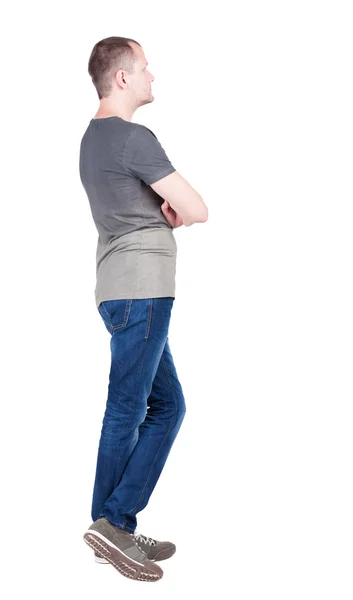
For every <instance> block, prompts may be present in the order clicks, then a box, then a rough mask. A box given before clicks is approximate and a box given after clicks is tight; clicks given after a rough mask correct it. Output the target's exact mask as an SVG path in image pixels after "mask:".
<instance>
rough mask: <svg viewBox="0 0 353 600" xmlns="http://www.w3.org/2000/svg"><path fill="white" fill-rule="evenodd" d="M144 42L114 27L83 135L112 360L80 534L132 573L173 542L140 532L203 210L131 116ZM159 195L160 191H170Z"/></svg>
mask: <svg viewBox="0 0 353 600" xmlns="http://www.w3.org/2000/svg"><path fill="white" fill-rule="evenodd" d="M147 65H148V63H147V61H146V58H145V55H144V52H143V50H142V47H141V46H140V44H139V43H138V42H136V41H135V40H131V39H130V38H122V37H110V38H106V39H103V40H101V41H100V42H98V43H97V44H96V45H95V46H94V48H93V50H92V53H91V56H90V59H89V65H88V72H89V74H90V76H91V78H92V81H93V84H94V85H95V87H96V90H97V93H98V97H99V100H100V105H99V108H98V111H97V113H96V115H95V117H94V118H93V119H91V121H90V123H89V125H88V127H87V129H86V131H85V133H84V135H83V138H82V141H81V146H80V177H81V181H82V184H83V186H84V188H85V191H86V193H87V196H88V199H89V202H90V207H91V212H92V216H93V219H94V222H95V225H96V228H97V231H98V234H99V237H98V244H97V254H96V275H97V281H96V288H95V300H96V306H97V309H98V311H99V314H100V316H101V317H102V320H103V322H104V324H105V327H106V328H107V330H108V331H109V333H110V335H111V338H110V348H111V367H110V374H109V386H108V398H107V404H106V409H105V414H104V418H103V424H102V431H101V437H100V442H99V447H98V457H97V466H96V475H95V482H94V489H93V499H92V514H91V516H92V519H93V523H92V524H91V525H90V527H89V528H88V530H87V531H86V532H85V534H84V540H85V542H86V543H87V544H88V545H89V546H91V547H92V548H93V549H94V551H95V556H96V560H97V561H99V562H109V563H111V564H112V565H113V566H114V567H115V568H116V569H117V570H118V571H119V572H120V573H122V574H123V575H125V576H126V577H130V578H132V579H137V580H140V581H157V580H159V579H160V578H161V577H162V575H163V571H162V569H161V568H160V567H159V565H157V564H156V561H159V560H163V559H166V558H169V557H170V556H171V555H172V554H173V553H174V552H175V545H174V544H172V543H170V542H159V541H157V540H154V539H153V538H149V537H146V536H142V535H140V534H137V533H136V526H137V519H136V515H137V513H138V512H139V511H141V510H142V509H143V508H144V507H145V506H146V505H147V503H148V501H149V498H150V496H151V493H152V491H153V489H154V487H155V485H156V483H157V481H158V478H159V476H160V474H161V471H162V469H163V467H164V464H165V462H166V460H167V457H168V454H169V451H170V449H171V447H172V445H173V442H174V440H175V438H176V435H177V433H178V431H179V428H180V425H181V423H182V421H183V418H184V415H185V400H184V396H183V391H182V387H181V385H180V382H179V380H178V375H177V372H176V369H175V366H174V363H173V358H172V354H171V351H170V347H169V341H168V327H169V322H170V316H171V310H172V306H173V302H174V299H175V273H176V251H177V248H176V242H175V239H174V234H173V229H175V228H176V227H180V226H181V225H183V224H184V225H185V226H186V227H188V226H190V225H192V224H193V223H202V222H204V221H206V220H207V218H208V210H207V207H206V205H205V204H204V202H203V200H202V198H201V196H200V195H199V194H198V193H197V192H196V191H195V190H194V189H193V188H192V187H191V186H190V184H189V183H188V182H187V181H186V180H185V179H184V178H183V177H182V176H181V175H180V174H179V173H178V172H177V171H176V169H175V168H174V167H173V165H172V164H171V162H170V161H169V159H168V157H167V155H166V153H165V151H164V149H163V148H162V146H161V144H160V143H159V141H158V139H157V137H156V136H155V135H154V133H153V132H152V131H151V130H150V129H148V128H147V127H145V126H143V125H140V124H137V123H132V122H131V118H132V116H133V114H134V112H135V110H136V109H137V108H138V107H139V106H143V105H144V104H147V103H150V102H153V100H154V97H153V94H152V89H151V83H152V82H153V80H154V78H153V75H151V73H150V72H149V71H148V70H147ZM163 200H164V202H163Z"/></svg>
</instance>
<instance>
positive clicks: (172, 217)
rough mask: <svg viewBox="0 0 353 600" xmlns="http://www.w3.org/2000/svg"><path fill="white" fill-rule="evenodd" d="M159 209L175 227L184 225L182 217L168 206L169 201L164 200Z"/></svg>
mask: <svg viewBox="0 0 353 600" xmlns="http://www.w3.org/2000/svg"><path fill="white" fill-rule="evenodd" d="M161 211H162V213H163V214H164V216H165V218H166V219H167V221H168V223H169V225H170V226H171V227H173V229H176V227H181V225H184V222H183V219H182V218H181V217H180V216H179V215H178V213H177V212H175V210H174V209H173V208H172V207H171V206H170V204H169V202H168V201H167V200H165V201H164V202H163V204H162V206H161Z"/></svg>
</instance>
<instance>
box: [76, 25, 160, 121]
mask: <svg viewBox="0 0 353 600" xmlns="http://www.w3.org/2000/svg"><path fill="white" fill-rule="evenodd" d="M147 64H148V63H147V60H146V57H145V55H144V52H143V50H142V47H141V45H140V44H139V43H138V42H136V41H135V40H132V39H130V38H124V37H110V38H105V39H103V40H101V41H99V42H97V44H95V46H94V48H93V50H92V52H91V56H90V58H89V62H88V73H89V74H90V76H91V78H92V82H93V84H94V86H95V88H96V90H97V93H98V98H99V99H100V100H105V99H107V102H109V104H110V105H111V106H113V105H116V106H119V105H120V106H126V108H129V109H131V111H132V112H134V111H135V110H136V108H138V107H139V106H143V105H144V104H148V103H149V102H153V100H154V96H153V94H152V89H151V83H152V81H154V77H153V75H152V74H151V73H150V72H149V71H148V70H147Z"/></svg>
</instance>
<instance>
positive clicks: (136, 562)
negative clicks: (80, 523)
mask: <svg viewBox="0 0 353 600" xmlns="http://www.w3.org/2000/svg"><path fill="white" fill-rule="evenodd" d="M83 539H84V541H85V542H86V544H88V545H89V546H90V547H91V548H93V550H94V551H95V552H97V553H98V554H99V555H100V556H101V557H104V558H105V559H106V560H107V561H108V562H109V563H110V564H111V565H113V567H115V569H117V571H119V573H121V574H122V575H124V576H125V577H129V578H130V579H137V580H139V581H158V580H159V579H161V578H162V577H163V571H162V569H161V568H160V567H159V566H158V565H156V564H155V563H154V562H153V561H151V560H149V559H148V558H147V555H146V554H145V553H144V552H143V551H142V550H141V549H140V548H139V546H138V544H137V542H136V540H135V538H134V536H133V535H132V534H130V533H128V532H127V531H124V530H123V529H120V528H119V527H115V525H113V524H112V523H111V522H110V521H109V520H108V519H106V518H105V517H102V518H100V519H97V520H96V521H94V523H92V525H90V526H89V528H88V530H87V531H86V532H85V533H84V534H83Z"/></svg>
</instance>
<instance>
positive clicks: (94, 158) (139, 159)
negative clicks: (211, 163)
mask: <svg viewBox="0 0 353 600" xmlns="http://www.w3.org/2000/svg"><path fill="white" fill-rule="evenodd" d="M173 172H175V168H174V167H173V165H172V164H171V162H170V161H169V159H168V157H167V155H166V153H165V152H164V150H163V148H162V146H161V144H160V143H159V141H158V140H157V138H156V136H155V135H154V134H153V132H152V131H151V130H149V129H148V128H147V127H145V126H143V125H140V124H137V123H131V122H129V121H125V120H124V119H122V118H120V117H117V116H112V117H107V118H101V119H92V120H91V121H90V123H89V125H88V127H87V129H86V131H85V133H84V135H83V137H82V140H81V146H80V177H81V181H82V184H83V187H84V189H85V191H86V193H87V196H88V199H89V202H90V207H91V212H92V216H93V219H94V222H95V225H96V228H97V231H98V234H99V237H98V244H97V257H96V258H97V262H96V267H97V284H96V290H95V296H96V304H97V306H99V304H100V302H102V301H103V300H112V299H119V298H150V297H163V296H172V297H175V270H176V253H177V247H176V242H175V239H174V234H173V230H172V228H171V226H170V225H169V223H168V222H167V220H166V219H165V217H164V215H163V213H162V212H161V209H160V208H161V204H162V203H163V200H162V198H161V197H160V196H159V195H158V194H157V193H156V192H155V191H154V190H153V189H152V188H151V187H150V185H151V184H152V183H155V182H156V181H159V180H160V179H162V178H163V177H165V176H167V175H169V174H171V173H173Z"/></svg>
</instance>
